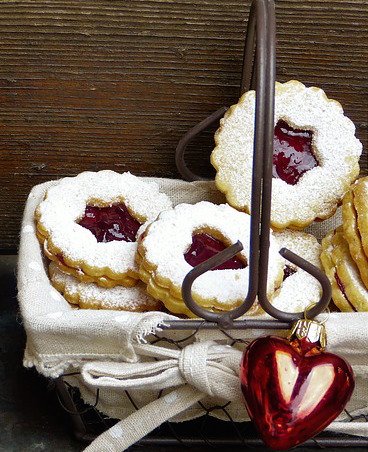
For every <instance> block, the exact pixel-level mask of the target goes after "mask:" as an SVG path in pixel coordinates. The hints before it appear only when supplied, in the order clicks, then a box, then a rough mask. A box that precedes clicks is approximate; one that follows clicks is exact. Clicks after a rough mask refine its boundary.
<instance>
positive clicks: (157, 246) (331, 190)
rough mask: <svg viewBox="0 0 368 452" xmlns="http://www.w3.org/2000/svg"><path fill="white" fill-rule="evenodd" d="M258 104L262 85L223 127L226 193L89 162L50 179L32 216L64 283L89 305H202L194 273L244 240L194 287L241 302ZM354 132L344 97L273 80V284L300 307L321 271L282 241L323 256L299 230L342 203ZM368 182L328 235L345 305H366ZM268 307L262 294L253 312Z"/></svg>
mask: <svg viewBox="0 0 368 452" xmlns="http://www.w3.org/2000/svg"><path fill="white" fill-rule="evenodd" d="M254 111H255V93H254V91H249V92H248V93H246V94H244V95H243V96H242V98H241V99H240V100H239V103H238V104H236V105H234V106H232V107H231V108H230V109H229V110H228V112H227V113H226V114H225V116H224V118H223V119H222V120H221V125H220V128H219V130H218V131H217V132H216V136H215V141H216V147H215V149H214V151H213V153H212V155H211V162H212V164H213V165H214V167H215V168H216V170H217V175H216V185H217V187H218V189H219V190H220V191H223V192H224V193H225V195H226V197H227V201H228V203H229V204H222V205H215V204H212V203H210V202H207V201H202V202H199V203H197V204H179V205H177V206H175V207H174V208H172V204H171V200H170V199H169V197H168V196H167V195H166V194H164V193H160V191H159V187H158V185H156V184H155V183H152V182H146V181H143V180H142V179H139V178H137V177H135V176H133V175H132V174H130V173H124V174H118V173H115V172H113V171H100V172H97V173H92V172H85V173H82V174H79V175H78V176H76V177H74V178H65V179H62V180H61V181H60V182H59V183H58V184H56V185H54V186H52V187H51V188H50V189H49V190H48V191H47V193H46V196H45V199H44V200H43V201H42V202H41V204H40V205H39V206H38V208H37V210H36V214H35V218H36V224H37V234H38V238H39V240H40V242H41V243H42V245H43V249H44V253H45V255H46V256H47V257H48V259H49V260H50V261H51V264H50V267H49V274H50V279H51V282H52V284H53V285H54V286H55V287H56V289H57V290H59V291H60V292H61V293H62V294H64V296H65V298H66V299H67V300H68V301H69V302H70V303H73V304H75V305H78V306H79V307H82V308H90V309H121V310H128V311H145V310H152V309H161V308H162V306H164V307H165V308H166V309H167V310H168V311H169V312H172V313H174V314H178V315H182V316H188V317H193V313H192V312H191V311H190V310H189V309H188V308H187V307H186V305H185V303H184V301H183V299H182V294H181V287H182V283H183V280H184V278H185V276H186V275H187V274H188V272H189V271H190V270H191V269H192V268H193V267H195V266H197V265H198V264H200V263H202V262H204V261H206V260H207V259H208V258H210V257H211V256H214V255H215V254H217V253H218V252H220V251H221V250H223V249H225V248H226V247H228V246H229V245H231V244H233V243H236V242H237V241H238V240H240V241H241V242H242V244H243V247H244V249H243V251H241V252H240V253H239V254H238V255H237V256H235V257H233V258H232V259H230V260H228V261H227V262H225V263H224V264H222V265H221V266H219V267H218V268H215V269H213V270H211V271H209V272H207V273H205V274H203V275H201V276H200V277H199V278H197V279H196V281H195V282H194V284H193V288H192V295H193V298H194V300H195V301H196V302H197V303H198V304H199V305H201V306H202V307H204V308H206V309H207V310H210V311H213V312H219V311H228V310H231V309H234V308H236V307H237V306H239V305H241V304H242V303H243V300H244V298H245V297H246V295H247V292H248V283H249V281H248V278H249V274H248V273H249V272H248V270H249V269H248V262H249V257H250V256H249V242H250V240H249V238H250V213H251V212H250V203H251V192H250V187H251V177H252V155H253V138H254V137H253V132H254V130H253V129H254ZM354 133H355V127H354V125H353V123H352V122H351V121H350V119H348V118H347V117H346V116H345V115H344V113H343V110H342V107H341V105H340V104H339V103H338V102H336V101H334V100H331V99H328V98H327V97H326V95H325V93H324V92H323V91H322V90H321V89H318V88H314V87H312V88H306V87H305V86H304V85H303V84H302V83H300V82H297V81H291V82H288V83H284V84H281V83H277V84H276V94H275V131H274V151H273V177H274V180H273V191H272V212H271V225H272V228H273V231H271V233H270V248H269V268H268V281H267V295H268V297H269V299H270V301H271V302H272V303H273V304H274V305H275V306H276V307H277V308H278V309H280V310H283V311H287V312H297V311H303V310H304V309H305V308H306V307H307V306H309V305H310V304H311V303H313V302H316V301H318V299H319V297H320V286H319V283H318V282H317V281H316V280H315V279H314V278H313V277H311V276H310V275H309V274H307V273H306V272H304V271H303V270H301V269H299V268H297V267H295V266H294V265H292V264H288V263H286V262H285V261H284V260H283V259H282V258H281V256H280V254H279V250H280V249H281V248H283V247H286V248H288V249H290V250H291V251H293V252H294V253H296V254H298V255H300V256H301V257H303V258H304V259H306V260H308V261H309V262H311V263H312V264H314V265H315V266H317V267H321V262H320V245H319V243H318V242H317V240H316V238H315V237H313V236H312V235H310V234H307V233H305V232H302V231H301V230H302V229H304V228H306V227H307V226H308V225H310V224H311V223H312V222H313V221H314V220H322V219H325V218H328V217H330V216H331V215H333V213H334V212H335V210H336V208H337V206H338V204H339V203H340V202H341V199H342V197H343V196H344V194H345V193H346V191H347V190H348V188H349V186H350V184H351V183H352V182H353V181H354V180H355V179H356V177H357V175H358V174H359V164H358V160H359V156H360V153H361V143H360V142H359V140H357V138H356V137H355V135H354ZM365 184H366V181H365V180H364V179H361V180H360V181H359V182H358V183H357V184H356V185H355V186H354V188H353V189H352V190H350V191H348V193H347V194H346V195H345V198H344V203H343V211H344V226H343V228H340V229H338V230H337V231H335V232H334V233H333V234H330V235H329V236H328V237H326V239H325V240H324V242H323V248H324V250H323V254H322V256H323V264H324V266H325V268H326V271H327V273H328V275H329V277H330V279H331V282H332V284H333V290H334V300H335V302H336V304H337V306H338V307H340V309H343V310H354V309H358V310H361V309H364V308H365V307H366V305H365V303H366V301H365V300H366V299H367V294H366V292H367V289H366V287H368V286H367V283H368V265H367V263H368V259H367V256H368V226H367V227H366V228H365V227H364V225H368V222H367V215H368V210H367V209H365V205H363V204H364V199H365V197H366V196H367V193H366V191H367V190H368V188H366V185H365ZM287 228H288V229H287ZM352 281H353V282H352ZM357 281H358V282H357ZM353 291H354V292H353ZM350 292H352V296H350ZM358 292H359V293H358ZM350 298H354V302H353V301H352V300H350ZM355 300H358V301H355ZM259 313H261V310H260V308H259V306H258V305H257V303H255V305H254V306H253V307H252V308H251V311H250V312H248V314H259Z"/></svg>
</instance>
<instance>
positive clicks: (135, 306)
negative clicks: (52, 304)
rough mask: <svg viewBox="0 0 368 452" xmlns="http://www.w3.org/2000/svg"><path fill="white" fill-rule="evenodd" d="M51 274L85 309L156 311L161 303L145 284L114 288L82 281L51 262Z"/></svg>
mask: <svg viewBox="0 0 368 452" xmlns="http://www.w3.org/2000/svg"><path fill="white" fill-rule="evenodd" d="M49 275H50V280H51V283H52V285H53V286H54V287H55V288H56V289H57V290H58V291H59V292H60V293H61V294H62V295H63V296H64V297H65V298H66V300H68V301H69V303H72V304H76V305H79V307H80V308H83V309H113V310H120V311H134V312H136V311H139V312H141V311H154V310H159V309H160V307H161V304H160V303H159V302H157V300H154V299H153V298H151V297H150V296H149V295H147V293H146V291H145V289H144V287H143V284H142V283H139V284H138V285H137V286H135V287H122V286H116V287H114V288H112V289H105V288H103V287H99V286H98V285H97V284H94V283H90V284H85V283H81V282H80V281H78V280H77V279H75V278H73V276H70V275H67V274H66V273H63V272H62V271H61V270H60V269H59V268H58V266H57V265H56V264H55V263H54V262H51V263H50V266H49Z"/></svg>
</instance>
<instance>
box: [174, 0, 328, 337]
mask: <svg viewBox="0 0 368 452" xmlns="http://www.w3.org/2000/svg"><path fill="white" fill-rule="evenodd" d="M275 42H276V25H275V5H274V1H273V0H254V1H253V3H252V5H251V10H250V15H249V21H248V28H247V38H246V45H245V49H244V60H243V72H242V80H241V87H240V91H241V93H243V92H244V91H245V90H247V89H248V88H250V87H251V86H253V85H254V82H256V93H257V95H256V115H255V126H254V127H255V131H254V137H255V138H254V151H253V173H252V198H251V234H250V256H249V287H248V294H247V296H246V298H245V300H244V302H243V303H242V305H241V306H239V307H237V308H235V309H233V310H231V311H228V312H225V313H222V314H220V313H215V312H211V311H208V310H207V309H204V308H203V307H201V306H199V305H198V304H197V303H196V302H195V301H194V299H193V297H192V286H193V284H194V282H195V280H196V279H197V278H198V277H199V276H201V275H202V274H203V273H205V272H207V271H209V270H211V269H213V268H215V267H217V266H219V265H221V264H222V263H224V262H226V261H227V260H228V259H230V258H231V257H233V256H235V255H236V254H237V253H239V252H240V251H241V250H242V249H243V245H242V243H241V242H237V243H236V244H233V245H231V246H230V247H228V248H226V249H225V250H223V251H222V252H220V253H218V254H216V255H215V256H213V257H212V258H210V259H208V260H207V261H206V262H203V263H202V264H199V265H197V266H196V267H194V268H193V269H192V270H191V271H190V272H189V273H188V274H187V275H186V277H185V278H184V281H183V285H182V297H183V300H184V302H185V304H186V305H187V307H188V308H189V309H190V310H191V311H192V312H193V313H194V314H196V315H198V316H199V317H202V318H203V319H205V320H207V321H209V322H213V323H214V324H217V325H219V326H221V327H223V328H230V327H235V326H236V325H238V324H236V325H235V323H234V320H235V319H237V318H239V317H240V316H241V315H243V314H245V313H246V312H247V311H248V310H249V309H250V307H251V306H252V305H253V303H254V301H255V299H256V296H257V295H258V300H259V304H260V306H261V307H262V308H263V309H264V310H265V311H266V312H267V313H268V314H270V315H271V316H272V317H274V318H276V319H278V320H281V321H283V322H292V321H295V320H297V319H299V318H302V317H303V316H304V315H305V313H304V312H297V313H288V312H284V311H280V310H279V309H277V308H275V307H274V306H273V305H272V304H271V303H270V301H269V299H268V296H267V274H268V258H269V241H270V215H271V188H272V151H273V133H274V102H275V74H276V56H275V54H276V52H275ZM254 48H255V59H254V61H253V55H254ZM224 111H226V108H225V107H224V108H222V109H220V110H218V111H216V112H215V113H214V114H212V115H211V116H209V117H208V118H207V119H205V120H204V121H202V122H201V123H200V124H198V125H197V126H196V127H195V128H193V129H192V130H190V131H189V132H188V133H187V134H186V135H185V136H184V137H183V139H182V140H181V142H180V143H179V145H178V148H177V152H176V162H177V166H178V169H179V171H180V173H181V174H182V175H183V176H184V177H186V178H187V179H189V180H198V179H200V177H199V176H197V175H195V174H194V173H192V172H191V171H189V170H188V168H187V167H186V165H185V163H184V158H183V157H184V151H185V147H186V146H187V144H188V143H189V141H190V140H191V139H193V138H194V136H196V135H197V134H198V133H199V132H200V131H202V130H204V128H206V127H208V125H210V124H212V123H214V122H215V121H217V120H218V119H219V117H220V113H222V114H223V113H224ZM260 226H261V227H260ZM259 227H260V229H259ZM280 254H281V256H283V257H284V258H285V259H286V260H288V261H289V262H292V263H293V264H295V265H297V266H298V267H300V268H301V269H303V270H305V271H306V272H307V273H309V274H310V275H312V276H313V277H314V278H316V279H317V280H318V281H319V283H320V284H321V287H322V295H321V298H320V300H319V302H318V303H316V304H315V305H314V306H313V307H312V308H310V309H309V310H308V311H307V313H306V315H307V316H308V318H313V317H315V316H316V315H318V314H319V313H320V312H322V311H323V310H324V309H325V308H326V307H327V305H328V303H329V301H330V298H331V286H330V283H329V280H328V278H327V277H326V275H325V274H324V273H323V272H322V271H321V270H320V269H318V268H317V267H315V266H314V265H312V264H311V263H309V262H307V261H306V260H305V259H303V258H302V257H300V256H298V255H296V254H295V253H293V252H291V251H290V250H288V249H286V248H283V249H282V250H280ZM249 322H250V321H248V324H249ZM262 322H267V321H258V322H257V324H258V323H259V324H261V323H262ZM182 323H183V322H182ZM238 323H239V322H238ZM242 325H244V326H241V327H247V326H246V323H244V322H242ZM239 326H240V325H239ZM178 327H179V326H178ZM237 327H238V326H237Z"/></svg>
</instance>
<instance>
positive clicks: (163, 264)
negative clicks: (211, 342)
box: [137, 201, 284, 317]
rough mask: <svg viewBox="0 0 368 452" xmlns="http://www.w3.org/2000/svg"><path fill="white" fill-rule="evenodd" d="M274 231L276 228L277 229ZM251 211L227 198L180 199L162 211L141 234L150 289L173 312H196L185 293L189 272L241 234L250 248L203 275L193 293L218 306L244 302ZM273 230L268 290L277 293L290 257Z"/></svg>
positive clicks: (143, 266)
mask: <svg viewBox="0 0 368 452" xmlns="http://www.w3.org/2000/svg"><path fill="white" fill-rule="evenodd" d="M271 234H272V233H271ZM249 238H250V217H249V215H248V214H246V213H242V212H238V211H237V210H235V209H233V208H232V207H230V206H228V205H227V204H221V205H215V204H212V203H209V202H206V201H203V202H199V203H197V204H195V205H189V204H180V205H178V206H176V207H175V208H174V209H173V210H170V211H166V212H163V213H161V214H160V216H159V218H158V219H157V220H156V221H154V222H153V223H152V224H151V225H150V226H149V227H148V228H147V229H146V231H145V232H144V234H143V235H142V236H141V237H140V239H139V245H138V253H137V261H138V263H139V267H140V268H139V271H140V276H141V279H142V280H143V281H144V282H145V283H146V284H147V290H148V293H149V294H151V295H152V296H153V297H155V298H157V299H159V300H161V301H162V302H163V303H164V304H165V306H166V308H167V309H168V310H170V311H171V312H174V313H178V314H185V315H188V316H189V317H193V313H192V312H190V311H189V310H188V308H187V307H186V305H185V303H184V302H183V300H182V296H181V286H182V283H183V280H184V277H185V276H186V274H187V273H188V272H189V271H190V270H191V269H192V268H193V267H194V266H196V265H198V264H200V263H201V262H204V261H205V260H207V259H208V258H210V257H211V256H213V255H215V254H217V253H218V252H219V251H222V250H223V249H224V248H226V247H227V246H229V245H231V244H233V243H235V242H237V241H238V240H240V241H241V242H242V244H243V246H244V250H243V251H242V252H240V253H239V254H238V255H237V256H235V257H234V258H232V259H231V260H229V261H227V262H226V263H224V264H223V265H222V266H221V267H220V268H217V269H215V270H212V271H209V272H207V273H205V274H203V275H201V276H200V277H199V278H198V279H197V280H196V281H195V282H194V284H193V290H192V294H193V298H194V299H195V301H196V302H197V303H198V304H200V305H201V306H203V307H205V308H207V309H209V310H213V311H226V310H229V309H233V308H235V307H236V306H239V305H240V304H241V303H242V302H243V300H244V298H245V296H246V295H247V290H248V268H247V267H248V259H249ZM278 249H279V247H278V244H277V242H276V241H275V239H274V237H273V235H272V236H271V245H270V267H269V274H268V287H267V292H268V295H269V296H270V297H272V295H273V293H274V291H275V289H276V288H277V287H278V286H279V284H280V283H281V281H282V277H283V267H284V260H283V259H282V258H281V256H280V255H279V253H278Z"/></svg>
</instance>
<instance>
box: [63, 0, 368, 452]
mask: <svg viewBox="0 0 368 452" xmlns="http://www.w3.org/2000/svg"><path fill="white" fill-rule="evenodd" d="M275 42H276V38H275V11H274V2H273V1H271V0H254V1H253V3H252V6H251V10H250V16H249V21H248V29H247V36H246V44H245V50H244V58H243V72H242V79H241V84H240V93H241V94H242V93H244V92H245V91H247V90H248V89H250V88H255V89H256V92H257V97H256V117H255V142H254V157H253V178H252V203H251V211H252V216H251V241H250V249H251V252H250V259H249V272H250V277H249V290H248V295H247V297H246V299H245V300H244V303H243V304H242V305H241V306H239V307H238V308H236V309H233V310H232V311H229V312H226V313H221V314H220V313H215V312H210V311H207V310H205V309H204V308H202V307H201V306H199V305H197V303H196V302H195V301H194V300H193V298H192V295H191V287H192V285H193V283H194V281H195V279H196V278H198V277H199V276H200V275H202V274H203V273H205V272H207V271H209V270H211V269H212V268H215V267H217V266H218V265H220V264H221V263H223V262H225V261H227V260H228V259H229V258H231V257H232V256H235V255H236V254H237V253H238V252H239V251H241V250H242V248H243V246H242V244H241V243H240V242H238V243H236V244H234V245H232V246H230V247H229V248H227V249H225V250H224V251H222V252H220V253H218V254H217V255H216V256H214V257H212V258H211V259H209V260H208V261H206V262H204V263H202V264H200V265H198V266H196V267H194V268H193V269H192V270H191V271H190V272H189V273H188V274H187V276H186V278H185V279H184V282H183V286H182V295H183V299H184V302H185V303H186V305H187V307H188V308H189V309H190V310H191V311H192V312H194V313H195V314H196V315H197V316H198V317H199V320H182V319H179V320H172V321H169V322H167V324H166V326H165V327H164V328H165V329H168V330H188V331H189V330H190V333H188V335H187V336H186V337H184V338H182V339H180V340H173V339H170V338H168V337H165V336H157V335H152V336H151V337H150V342H151V344H158V343H162V342H166V343H169V344H170V346H171V347H176V348H177V349H178V350H180V349H182V347H183V344H184V343H187V342H188V341H190V340H191V339H192V338H193V336H194V335H195V334H196V333H198V331H199V330H201V329H216V330H217V331H220V332H221V333H222V334H223V337H224V341H226V343H228V344H229V345H231V346H236V347H240V348H244V346H245V345H247V342H246V341H245V340H244V339H241V338H240V337H234V330H236V331H237V332H239V333H240V332H241V331H242V330H245V329H249V328H254V329H258V328H259V329H262V330H265V329H272V330H275V329H284V330H285V329H290V326H291V323H292V322H293V321H295V320H297V319H299V318H302V317H303V315H304V314H305V313H303V312H299V313H286V312H282V311H279V310H278V309H276V308H275V307H274V306H272V305H271V303H270V302H269V300H268V299H267V295H266V293H265V287H266V281H267V268H268V246H269V232H270V206H271V185H272V184H271V181H272V144H273V130H274V89H275V72H276V58H275ZM226 110H227V108H226V107H223V108H221V109H219V110H218V111H216V112H215V113H213V114H212V115H210V116H209V117H208V118H206V119H205V120H204V121H202V122H201V123H199V124H198V125H196V126H195V127H194V128H193V129H191V130H190V131H189V132H188V133H187V134H185V135H184V137H183V138H182V139H181V140H180V142H179V144H178V147H177V150H176V165H177V168H178V170H179V172H180V174H181V175H182V176H183V178H184V179H186V180H190V181H192V180H198V179H201V178H200V177H199V176H197V175H196V174H195V173H193V172H192V171H191V170H189V168H188V167H187V166H186V164H185V161H184V153H185V149H186V147H187V145H188V144H189V143H190V141H191V140H193V139H194V138H195V137H196V136H197V135H198V134H199V133H201V132H202V131H203V130H205V129H206V128H207V127H209V126H211V125H213V124H214V123H216V122H217V121H218V120H219V119H220V118H221V117H222V116H223V114H224V112H225V111H226ZM280 254H281V255H282V256H283V257H284V258H285V259H286V260H288V261H290V262H292V263H293V264H295V265H297V266H298V267H301V268H302V269H303V270H305V271H306V272H308V273H310V274H311V275H312V276H314V277H315V278H316V279H317V280H318V281H319V282H320V284H321V286H322V296H321V298H320V300H319V302H318V303H317V304H315V305H314V306H313V307H311V308H310V309H308V311H307V314H308V318H313V317H315V316H316V315H318V314H319V313H321V312H322V311H323V310H324V309H325V308H326V307H327V305H328V304H329V302H330V299H331V287H330V283H329V281H328V279H327V277H326V276H325V275H324V273H323V272H322V271H321V270H319V269H318V268H316V267H314V266H313V265H312V264H310V263H309V262H307V261H305V260H304V259H302V258H301V257H299V256H297V255H295V254H294V253H292V252H291V251H289V250H287V249H282V250H281V251H280ZM256 297H258V300H259V304H260V305H261V307H262V308H263V309H264V311H266V312H267V313H268V314H269V315H271V316H272V317H274V320H256V319H250V320H249V319H247V320H237V319H238V318H239V317H240V316H242V315H243V314H245V313H246V312H247V311H248V310H249V309H250V308H251V306H252V305H253V303H254V301H255V298H256ZM193 330H194V332H193ZM230 330H231V331H232V333H231V334H230V332H229V331H230ZM239 336H241V334H239ZM72 375H78V373H73V374H65V375H64V376H61V377H59V378H58V379H57V380H56V388H57V394H58V397H59V400H60V403H61V405H62V406H63V408H64V409H65V411H67V412H68V413H69V414H70V416H71V421H72V424H73V428H74V432H75V435H76V437H77V438H79V439H80V440H83V441H86V442H89V441H92V440H93V439H94V438H95V437H96V436H98V435H99V434H100V433H101V432H103V431H104V430H106V429H107V428H109V427H111V426H112V425H114V423H116V422H117V421H118V420H117V419H111V418H108V417H107V416H105V415H104V414H102V413H101V412H100V411H99V396H100V391H99V390H97V392H96V399H95V403H94V404H93V406H92V405H87V404H86V403H85V402H84V401H83V400H82V398H81V396H80V394H79V391H78V390H77V389H76V388H74V387H72V386H71V385H70V384H69V383H67V382H66V381H65V379H64V378H65V377H67V376H72ZM125 394H126V396H127V398H128V400H129V403H131V405H132V407H133V408H134V409H135V410H138V409H139V407H138V405H137V403H136V401H135V400H134V398H133V397H132V395H131V394H130V393H129V391H125ZM161 395H162V391H160V392H159V393H158V395H157V397H158V398H160V397H161ZM230 403H231V402H228V403H226V404H224V405H221V406H219V405H216V406H205V405H204V404H203V403H202V402H198V404H199V406H200V408H201V409H202V410H203V413H204V415H203V416H202V417H201V418H199V419H196V420H194V421H188V422H185V423H182V424H174V423H170V422H166V423H165V424H163V425H162V426H161V427H159V428H158V429H156V430H155V431H154V432H153V433H152V434H150V435H149V436H148V437H146V438H144V439H142V440H141V441H140V442H139V444H145V445H148V444H150V445H161V446H168V445H173V446H174V445H181V446H195V445H201V446H203V445H208V446H219V447H225V446H263V443H262V441H261V440H260V439H259V437H258V435H257V433H256V431H255V429H254V427H253V425H252V424H251V423H250V422H242V423H238V422H235V421H234V419H233V418H232V416H231V414H230V412H229V410H228V408H229V404H230ZM215 412H221V413H222V415H223V416H224V417H225V418H226V419H227V420H228V421H229V422H223V421H220V420H218V419H214V418H213V417H212V416H211V415H212V414H214V413H215ZM346 414H347V416H348V417H349V419H350V421H363V422H368V413H367V414H366V415H365V414H360V415H359V416H352V415H350V414H349V413H348V412H347V411H346ZM304 444H306V445H312V446H316V447H320V448H324V447H326V446H335V447H352V446H355V447H367V446H368V438H361V437H353V436H349V435H336V434H332V433H328V432H323V433H321V434H319V435H318V436H317V437H315V438H313V439H310V440H308V441H307V442H306V443H304ZM263 447H264V446H263Z"/></svg>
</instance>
